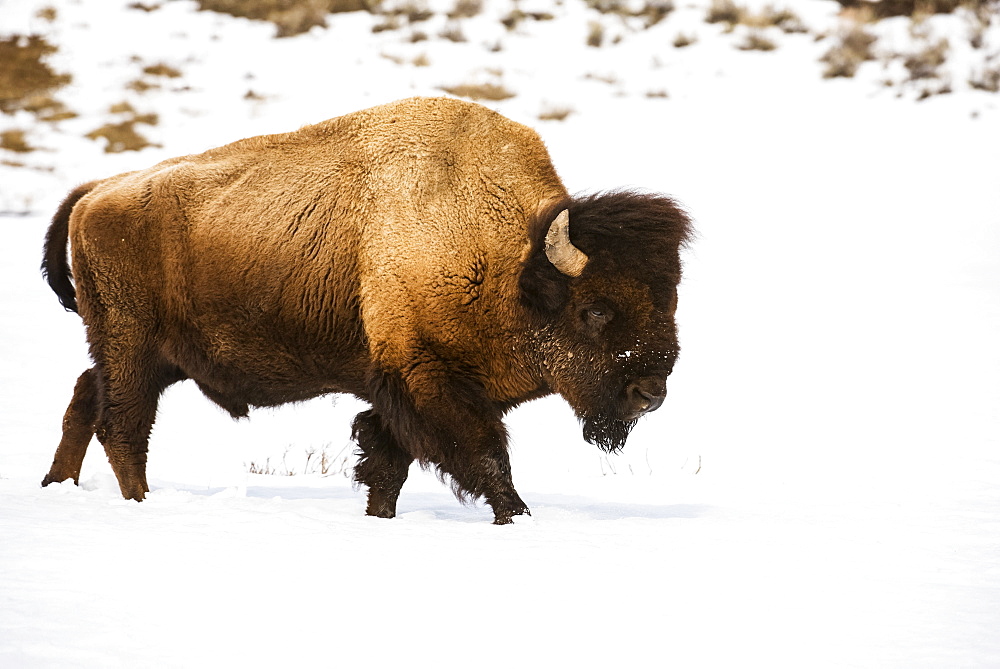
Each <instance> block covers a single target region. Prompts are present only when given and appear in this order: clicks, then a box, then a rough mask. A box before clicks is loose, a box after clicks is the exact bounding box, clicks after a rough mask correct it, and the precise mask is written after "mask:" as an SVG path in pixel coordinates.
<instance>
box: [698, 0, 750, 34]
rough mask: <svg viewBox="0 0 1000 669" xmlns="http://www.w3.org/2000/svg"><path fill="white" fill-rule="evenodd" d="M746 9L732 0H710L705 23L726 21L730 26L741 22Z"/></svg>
mask: <svg viewBox="0 0 1000 669" xmlns="http://www.w3.org/2000/svg"><path fill="white" fill-rule="evenodd" d="M745 14H746V9H745V8H743V7H739V6H738V5H737V4H736V3H735V2H733V0H712V4H711V5H709V7H708V13H707V14H706V15H705V22H706V23H726V24H728V25H729V27H730V28H732V27H733V26H735V25H737V24H739V23H742V22H743V17H744V15H745Z"/></svg>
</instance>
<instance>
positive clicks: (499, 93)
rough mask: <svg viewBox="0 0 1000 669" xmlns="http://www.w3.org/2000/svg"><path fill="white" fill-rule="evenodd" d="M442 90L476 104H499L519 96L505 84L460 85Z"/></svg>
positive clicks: (442, 87) (443, 87) (444, 87)
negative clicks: (486, 102)
mask: <svg viewBox="0 0 1000 669" xmlns="http://www.w3.org/2000/svg"><path fill="white" fill-rule="evenodd" d="M441 90H442V91H444V92H445V93H449V94H451V95H454V96H456V97H460V98H467V99H469V100H473V101H475V102H479V101H480V100H489V101H492V102H497V101H500V100H509V99H510V98H512V97H514V96H515V95H517V93H514V92H513V91H511V90H510V89H508V88H506V87H504V85H503V84H459V85H457V86H441Z"/></svg>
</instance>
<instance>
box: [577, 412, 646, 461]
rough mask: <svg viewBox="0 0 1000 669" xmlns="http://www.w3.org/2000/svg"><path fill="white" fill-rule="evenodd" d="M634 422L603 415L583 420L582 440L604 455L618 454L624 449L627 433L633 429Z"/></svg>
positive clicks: (587, 417)
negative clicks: (598, 449) (595, 447)
mask: <svg viewBox="0 0 1000 669" xmlns="http://www.w3.org/2000/svg"><path fill="white" fill-rule="evenodd" d="M636 422H637V421H635V420H621V419H619V418H609V417H607V416H604V415H597V416H585V417H584V418H583V438H584V439H585V440H586V441H587V443H588V444H594V445H595V446H597V447H598V448H600V449H601V450H602V451H604V452H605V453H618V452H620V451H621V450H622V449H623V448H624V447H625V440H626V439H628V434H629V432H631V431H632V428H633V427H635V424H636Z"/></svg>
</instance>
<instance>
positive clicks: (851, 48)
mask: <svg viewBox="0 0 1000 669" xmlns="http://www.w3.org/2000/svg"><path fill="white" fill-rule="evenodd" d="M837 39H838V42H837V44H835V45H834V46H832V47H831V48H830V49H829V51H827V52H826V53H825V54H823V57H822V58H820V61H821V62H823V63H826V69H825V70H824V71H823V77H824V78H825V79H832V78H834V77H853V76H854V75H855V74H856V73H857V71H858V67H860V66H861V64H862V63H864V62H866V61H869V60H874V59H875V54H874V52H873V51H872V47H873V46H874V44H875V41H876V39H877V38H876V37H875V36H874V35H872V34H871V33H870V32H868V31H867V30H865V28H864V26H863V25H861V24H858V23H855V24H852V25H851V26H850V27H849V28H847V29H846V30H844V31H842V32H841V33H840V35H839V36H838V38H837Z"/></svg>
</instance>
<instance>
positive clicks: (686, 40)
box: [673, 33, 698, 49]
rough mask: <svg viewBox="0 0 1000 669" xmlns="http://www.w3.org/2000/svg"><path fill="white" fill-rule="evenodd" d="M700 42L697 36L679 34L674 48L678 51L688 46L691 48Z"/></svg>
mask: <svg viewBox="0 0 1000 669" xmlns="http://www.w3.org/2000/svg"><path fill="white" fill-rule="evenodd" d="M697 41H698V37H697V35H688V34H687V33H677V37H675V38H674V42H673V44H674V47H676V48H678V49H683V48H684V47H686V46H691V45H692V44H694V43H695V42H697Z"/></svg>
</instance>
